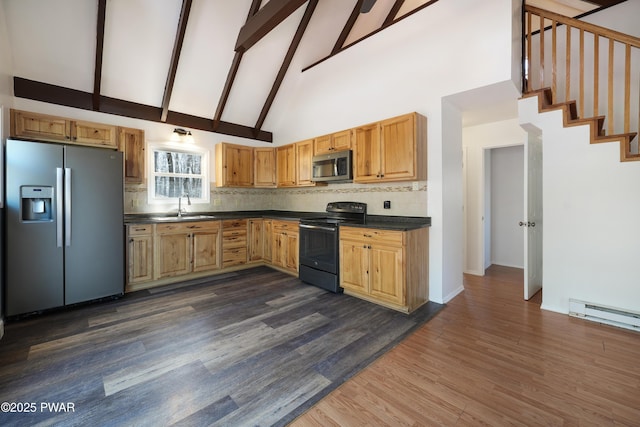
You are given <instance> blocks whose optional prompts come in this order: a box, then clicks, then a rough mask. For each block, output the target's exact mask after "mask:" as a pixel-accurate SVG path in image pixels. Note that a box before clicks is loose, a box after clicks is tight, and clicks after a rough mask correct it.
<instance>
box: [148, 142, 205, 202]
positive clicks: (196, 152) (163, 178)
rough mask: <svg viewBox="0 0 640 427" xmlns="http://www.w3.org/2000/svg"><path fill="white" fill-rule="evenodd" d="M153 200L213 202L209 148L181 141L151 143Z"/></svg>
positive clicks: (150, 168) (150, 184) (150, 187)
mask: <svg viewBox="0 0 640 427" xmlns="http://www.w3.org/2000/svg"><path fill="white" fill-rule="evenodd" d="M149 166H150V167H149V185H148V187H149V188H148V193H149V203H150V204H158V203H176V202H177V199H178V197H184V196H187V195H188V196H189V198H190V200H191V203H209V151H208V150H205V149H201V148H196V147H185V146H184V145H181V144H171V143H150V144H149Z"/></svg>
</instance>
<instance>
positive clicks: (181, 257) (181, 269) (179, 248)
mask: <svg viewBox="0 0 640 427" xmlns="http://www.w3.org/2000/svg"><path fill="white" fill-rule="evenodd" d="M219 239H220V222H219V221H198V222H175V223H170V224H157V225H156V236H155V241H156V247H155V258H156V274H155V275H154V278H156V279H160V278H163V277H171V276H181V275H185V274H188V273H191V272H196V271H208V270H215V269H218V268H220V262H219V256H218V249H217V248H218V247H219Z"/></svg>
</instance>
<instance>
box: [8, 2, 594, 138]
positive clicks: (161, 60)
mask: <svg viewBox="0 0 640 427" xmlns="http://www.w3.org/2000/svg"><path fill="white" fill-rule="evenodd" d="M0 1H1V3H0V5H1V6H2V7H3V8H4V12H5V17H6V20H7V27H8V35H9V39H10V40H9V42H10V45H11V48H12V53H13V67H14V76H15V77H17V78H20V79H22V80H23V81H24V84H30V81H35V82H40V83H44V84H45V86H44V89H43V88H42V87H39V86H29V87H28V90H27V92H29V93H28V94H26V95H25V94H24V93H25V90H24V89H16V92H17V93H16V95H17V96H25V97H33V96H35V97H37V96H45V95H40V93H47V95H46V96H47V97H48V98H47V99H46V100H47V101H48V102H54V103H61V104H64V105H70V106H77V107H79V108H87V109H91V108H93V109H95V110H98V111H104V112H112V113H115V114H122V115H132V116H135V115H136V114H139V115H140V116H139V117H138V118H145V119H151V120H157V121H163V120H162V116H161V113H162V107H163V100H165V97H167V99H166V100H168V105H167V107H168V111H169V113H168V117H167V118H166V121H167V122H168V123H172V124H186V125H191V127H199V128H201V129H204V130H213V129H214V124H213V123H214V119H216V118H218V119H219V120H220V121H221V122H225V123H230V124H232V125H233V126H236V128H234V127H233V126H231V127H227V128H224V127H223V128H218V130H217V131H219V132H221V133H225V132H227V131H237V130H238V128H239V129H240V130H241V131H246V132H250V131H253V132H254V134H253V136H255V137H256V138H261V139H265V138H266V139H268V138H269V137H270V135H269V134H268V132H266V133H264V132H263V133H262V134H260V133H259V131H265V130H266V131H269V129H270V127H271V124H272V123H274V121H277V120H280V118H278V117H272V116H271V115H269V111H270V110H271V107H272V106H273V105H274V104H277V103H283V104H285V105H286V103H287V99H282V97H278V95H277V94H278V90H277V89H278V86H277V85H278V83H279V79H278V73H279V72H281V69H282V72H284V71H286V73H285V74H283V75H284V80H283V81H284V82H285V83H286V82H287V79H293V80H296V79H299V78H300V76H301V71H302V70H303V69H304V68H306V67H309V66H312V65H313V64H314V63H316V62H318V61H321V60H323V59H325V58H327V57H329V56H330V55H332V54H336V53H338V52H339V51H340V50H341V49H344V48H346V47H348V45H349V44H351V43H353V42H356V41H358V40H359V39H361V38H363V37H366V36H367V35H369V34H370V33H372V32H375V31H378V30H379V29H380V28H382V27H384V26H385V25H388V24H389V23H390V22H391V21H393V20H396V22H397V21H398V20H399V18H401V17H403V16H405V15H406V14H407V13H409V12H412V11H416V10H419V12H418V13H429V12H428V9H429V8H428V7H427V6H428V5H429V4H430V3H433V2H434V0H431V1H428V0H405V1H396V0H377V1H376V2H375V4H374V6H373V8H372V9H371V11H370V12H368V13H366V14H365V13H358V12H359V11H360V7H361V5H362V3H363V0H319V1H317V5H316V6H315V9H314V10H313V15H312V18H311V19H310V21H309V23H308V26H307V27H306V28H304V29H303V31H304V36H303V37H302V39H301V40H300V45H299V46H298V48H297V50H295V55H293V57H292V59H291V62H290V65H289V66H288V67H287V66H286V65H287V64H286V61H285V58H286V56H287V52H288V51H289V49H290V46H291V44H292V40H294V36H295V34H296V32H297V30H298V28H299V26H301V22H303V16H304V15H305V13H307V12H306V11H307V9H313V7H314V5H315V3H316V0H310V1H305V2H298V3H300V6H299V7H297V9H296V10H295V11H294V12H293V13H291V14H290V15H289V16H288V17H286V18H284V20H283V21H282V22H281V23H280V24H279V25H277V26H276V27H275V28H274V29H273V30H271V31H270V32H268V34H266V35H265V36H264V37H263V38H262V39H260V40H259V41H258V42H257V43H256V44H255V45H253V46H251V47H250V48H248V49H247V50H246V52H242V49H240V50H238V49H237V48H236V43H237V40H238V35H239V33H240V31H241V29H242V28H243V26H244V25H245V23H247V22H248V20H249V19H251V18H252V16H251V14H250V10H251V7H252V0H233V1H230V0H46V1H45V0H0ZM256 1H258V0H256ZM271 1H272V2H274V4H277V3H280V4H286V3H289V2H287V1H283V0H271ZM436 1H437V0H436ZM443 1H448V0H443ZM102 2H104V3H102ZM527 2H528V3H532V4H536V5H537V6H539V7H547V8H548V7H549V4H548V3H549V2H550V0H527ZM267 3H269V0H262V2H261V4H260V12H262V11H263V10H264V8H265V5H266V4H267ZM293 3H295V2H293ZM364 3H367V2H364ZM538 3H545V4H538ZM553 3H555V4H556V5H557V4H559V5H560V6H561V7H563V8H565V9H566V10H567V11H569V10H571V13H572V14H574V15H575V14H577V13H582V12H583V11H588V10H590V9H592V8H594V7H596V5H594V4H591V3H588V2H583V1H580V0H554V1H553ZM101 4H103V6H104V21H103V22H104V35H103V36H101V32H100V31H99V28H100V25H99V23H100V18H99V11H100V5H101ZM185 6H186V7H187V8H190V9H189V13H188V14H187V15H185V16H186V18H187V24H186V29H185V31H184V39H183V42H182V47H181V48H180V49H174V46H176V40H177V39H179V34H180V32H179V27H180V22H181V11H182V10H183V8H185ZM272 6H273V5H272ZM422 8H423V9H422ZM260 12H257V13H256V15H253V17H257V16H258V14H259V13H260ZM350 17H353V18H355V20H354V21H353V26H352V27H351V29H350V30H349V26H348V25H347V24H348V22H349V21H350ZM100 40H102V41H103V44H102V55H98V56H97V55H96V52H99V51H100V50H99V46H100ZM176 53H177V54H178V55H179V60H178V59H174V56H175V55H176ZM97 57H99V59H100V62H98V61H97ZM238 57H239V58H238ZM234 59H235V60H236V61H238V59H240V61H239V67H238V68H237V73H235V74H234V76H233V77H234V78H233V79H230V78H229V76H230V70H233V68H232V64H233V63H234ZM172 61H175V62H173V63H174V65H175V66H176V69H175V79H171V66H172ZM283 64H284V65H283ZM96 65H98V70H97V71H98V72H97V73H96ZM96 81H98V82H99V85H98V87H96ZM169 83H171V84H172V85H173V86H172V88H171V90H165V89H166V88H167V86H168V84H169ZM225 84H227V85H229V84H230V91H229V92H228V97H227V96H226V94H225ZM274 84H275V85H276V86H275V87H274ZM293 86H295V84H294V85H293ZM59 88H63V89H70V90H71V91H65V90H63V91H62V95H61V94H60V92H56V90H57V89H59ZM49 91H51V93H49ZM74 91H78V92H77V93H76V92H74ZM34 93H35V95H33V94H34ZM21 94H22V95H21ZM270 94H271V96H272V97H273V98H272V99H270ZM91 95H93V96H94V98H93V100H94V101H93V104H92V105H91V103H90V102H89V101H88V100H89V99H91ZM96 96H98V97H102V99H100V100H98V101H97V102H98V104H96V99H97V98H96ZM65 97H66V98H68V99H66V100H65V99H63V98H65ZM54 98H55V99H54ZM107 98H108V99H107ZM56 99H57V100H56ZM111 99H113V100H116V101H114V102H111V101H109V100H111ZM41 100H42V99H41ZM225 101H226V102H225ZM65 102H66V103H65ZM73 103H77V104H82V105H71V104H73ZM111 104H114V105H117V106H116V107H113V106H111ZM96 107H97V108H96ZM110 109H111V110H110ZM274 110H275V109H274ZM277 110H278V111H282V109H277ZM174 113H175V114H174ZM217 113H218V115H217ZM142 116H144V117H142ZM156 116H157V117H156ZM245 136H246V135H245Z"/></svg>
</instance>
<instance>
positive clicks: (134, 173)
mask: <svg viewBox="0 0 640 427" xmlns="http://www.w3.org/2000/svg"><path fill="white" fill-rule="evenodd" d="M118 150H120V151H122V152H123V153H124V181H125V182H126V183H135V184H140V183H142V182H144V179H145V170H144V168H145V157H144V131H143V130H141V129H132V128H124V127H120V128H118Z"/></svg>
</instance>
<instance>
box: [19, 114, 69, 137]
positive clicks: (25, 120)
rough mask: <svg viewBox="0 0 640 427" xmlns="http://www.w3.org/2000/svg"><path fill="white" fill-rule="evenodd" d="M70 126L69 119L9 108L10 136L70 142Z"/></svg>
mask: <svg viewBox="0 0 640 427" xmlns="http://www.w3.org/2000/svg"><path fill="white" fill-rule="evenodd" d="M70 126H71V122H70V121H69V120H66V119H63V118H60V117H53V116H47V115H44V114H36V113H30V112H27V111H18V110H11V136H15V137H23V138H34V139H43V140H48V141H63V142H70V141H71V127H70Z"/></svg>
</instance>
